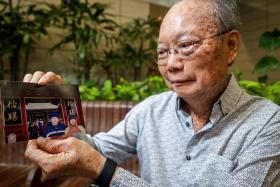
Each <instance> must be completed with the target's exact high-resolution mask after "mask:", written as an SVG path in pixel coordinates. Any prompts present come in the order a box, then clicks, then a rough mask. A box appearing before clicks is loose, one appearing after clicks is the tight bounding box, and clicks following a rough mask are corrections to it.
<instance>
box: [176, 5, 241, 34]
mask: <svg viewBox="0 0 280 187" xmlns="http://www.w3.org/2000/svg"><path fill="white" fill-rule="evenodd" d="M180 1H182V0H172V4H175V3H178V2H180ZM211 1H212V3H213V14H214V19H215V21H216V23H217V24H218V26H219V30H220V32H224V31H230V30H232V29H238V28H239V26H240V25H241V21H240V16H239V8H238V3H237V1H238V0H211Z"/></svg>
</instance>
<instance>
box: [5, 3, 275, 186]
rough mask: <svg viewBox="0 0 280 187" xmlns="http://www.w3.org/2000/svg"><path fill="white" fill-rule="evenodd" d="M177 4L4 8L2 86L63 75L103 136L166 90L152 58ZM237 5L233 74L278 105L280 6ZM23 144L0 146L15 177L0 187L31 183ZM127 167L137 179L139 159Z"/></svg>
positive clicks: (89, 124) (8, 5)
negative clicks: (238, 38) (40, 74)
mask: <svg viewBox="0 0 280 187" xmlns="http://www.w3.org/2000/svg"><path fill="white" fill-rule="evenodd" d="M175 2H176V1H175V0H174V1H172V0H99V1H97V0H45V1H44V0H0V80H1V79H4V80H22V79H23V76H24V74H26V73H33V72H35V71H37V70H41V71H44V72H47V71H53V72H55V73H57V74H60V75H62V76H63V78H64V79H65V80H66V83H74V84H79V89H80V95H81V99H82V100H83V101H82V107H83V114H84V120H85V124H86V129H87V132H88V133H90V134H92V135H94V134H96V133H97V132H101V131H105V132H106V131H108V130H109V129H111V128H112V127H113V126H114V125H115V124H116V123H118V122H119V121H120V120H122V119H123V117H124V116H125V114H126V113H127V112H128V111H129V110H130V109H131V108H132V107H133V106H134V105H135V104H136V103H137V102H140V101H141V100H143V99H145V98H147V97H148V96H150V95H153V94H157V93H160V92H163V91H166V90H168V88H166V86H165V83H164V81H163V79H162V78H161V77H160V76H159V73H158V70H157V66H156V64H155V63H154V54H155V49H156V47H157V36H158V31H159V26H160V23H161V20H162V18H163V17H164V15H165V13H166V12H167V11H168V9H169V8H170V6H172V4H174V3H175ZM239 5H240V17H241V21H242V23H243V24H242V26H241V28H240V31H241V34H242V43H241V49H240V52H239V55H238V58H237V59H236V62H235V63H234V64H233V66H232V67H231V71H232V72H233V73H234V74H235V76H236V77H237V79H238V81H239V84H240V85H241V86H242V87H244V88H245V89H246V91H247V92H248V93H250V94H254V95H258V96H263V97H266V98H267V99H269V100H271V101H273V102H275V103H276V104H278V105H280V62H279V59H280V53H279V51H280V49H279V48H280V30H279V29H280V19H279V17H280V1H279V0H242V1H240V3H239ZM120 100H121V101H120ZM113 101H114V102H113ZM2 136H3V132H2V128H0V138H1V139H2ZM3 139H4V138H3ZM26 144H27V142H20V143H15V144H4V143H3V142H2V143H0V152H1V154H0V176H13V177H6V178H5V177H4V178H5V180H2V181H0V186H24V184H25V183H26V182H28V180H26V176H28V175H29V174H30V172H31V173H32V170H31V167H30V164H31V163H30V162H29V161H28V160H26V159H25V157H24V151H25V147H26ZM2 153H3V154H2ZM122 167H124V168H125V169H128V170H130V171H131V172H133V173H134V174H136V175H139V168H138V160H137V158H135V157H134V158H133V159H132V160H128V161H126V162H124V163H123V164H122ZM14 173H17V175H16V176H14ZM28 173H29V174H28ZM2 178H3V177H2ZM4 178H3V179H4ZM34 178H35V179H36V176H35V177H34ZM37 178H38V177H37ZM31 179H33V178H32V177H31ZM29 180H30V179H29ZM86 182H88V181H83V180H78V179H74V180H70V181H68V182H66V183H64V186H86V185H85V183H86ZM70 184H71V185H70ZM50 186H54V185H50ZM62 186H63V185H62Z"/></svg>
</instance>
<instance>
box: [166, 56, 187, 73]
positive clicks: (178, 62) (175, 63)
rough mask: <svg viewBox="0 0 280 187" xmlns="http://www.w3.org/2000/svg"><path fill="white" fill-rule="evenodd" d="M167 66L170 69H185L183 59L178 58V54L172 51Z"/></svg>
mask: <svg viewBox="0 0 280 187" xmlns="http://www.w3.org/2000/svg"><path fill="white" fill-rule="evenodd" d="M167 68H168V71H179V70H183V69H184V64H183V62H182V59H180V58H178V55H177V54H175V53H171V54H169V55H168V57H167Z"/></svg>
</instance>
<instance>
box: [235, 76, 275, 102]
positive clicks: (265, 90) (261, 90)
mask: <svg viewBox="0 0 280 187" xmlns="http://www.w3.org/2000/svg"><path fill="white" fill-rule="evenodd" d="M239 84H240V85H241V86H242V87H243V88H245V89H246V91H247V92H248V93H249V94H252V95H257V96H261V97H265V98H267V99H269V100H271V101H273V102H274V103H276V104H278V105H280V81H277V82H275V83H272V84H265V83H261V82H255V81H249V80H240V81H239Z"/></svg>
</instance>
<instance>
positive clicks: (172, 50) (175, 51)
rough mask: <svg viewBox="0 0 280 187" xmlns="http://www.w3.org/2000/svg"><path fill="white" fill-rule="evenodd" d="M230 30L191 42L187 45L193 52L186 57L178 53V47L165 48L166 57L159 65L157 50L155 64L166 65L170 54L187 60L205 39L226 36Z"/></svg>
mask: <svg viewBox="0 0 280 187" xmlns="http://www.w3.org/2000/svg"><path fill="white" fill-rule="evenodd" d="M231 31H232V30H230V31H222V32H219V33H217V34H214V35H211V36H208V37H206V38H202V39H199V40H195V41H192V42H190V43H189V44H188V47H192V48H193V51H192V52H191V53H189V54H188V55H183V54H182V52H180V51H181V50H182V49H180V47H176V48H167V49H165V50H164V53H166V57H165V58H164V59H163V60H164V62H161V63H159V62H158V49H160V48H157V52H156V54H157V57H156V60H155V63H156V64H158V65H167V59H168V56H169V55H170V54H175V55H178V56H179V57H180V58H182V59H187V58H188V57H190V56H191V55H192V54H194V53H195V51H196V50H197V49H198V48H199V47H200V46H201V45H203V41H205V40H207V39H211V38H215V37H219V36H222V35H224V34H227V33H229V32H231ZM195 45H197V47H195Z"/></svg>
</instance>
